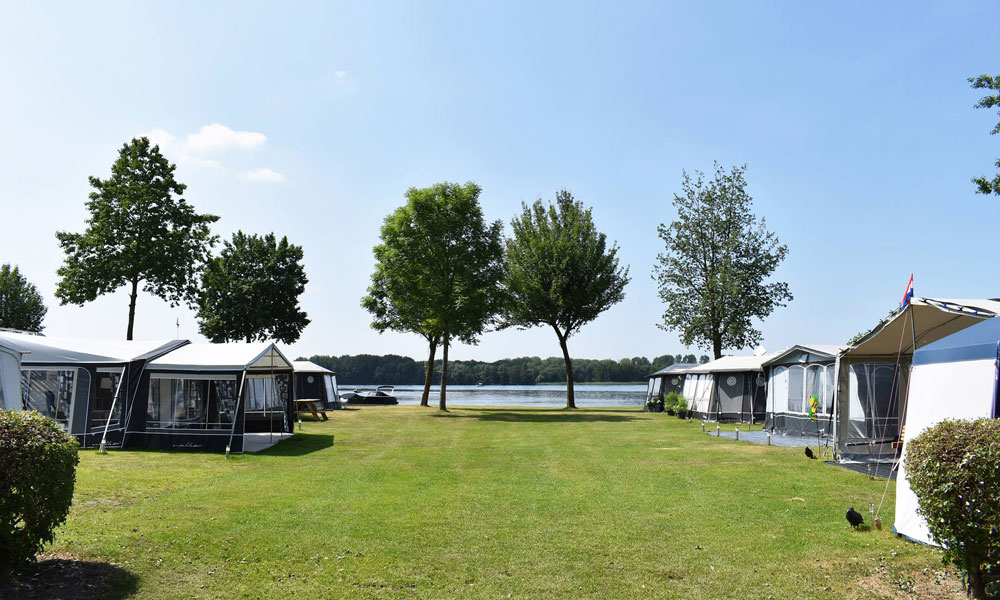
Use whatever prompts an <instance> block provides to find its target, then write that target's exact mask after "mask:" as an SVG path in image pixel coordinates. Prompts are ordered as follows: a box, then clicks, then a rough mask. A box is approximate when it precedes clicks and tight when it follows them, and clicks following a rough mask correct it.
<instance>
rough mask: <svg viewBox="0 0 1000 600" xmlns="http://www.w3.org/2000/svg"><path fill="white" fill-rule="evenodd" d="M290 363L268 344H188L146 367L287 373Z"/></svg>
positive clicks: (169, 369)
mask: <svg viewBox="0 0 1000 600" xmlns="http://www.w3.org/2000/svg"><path fill="white" fill-rule="evenodd" d="M291 368H292V362H291V361H290V360H288V359H287V358H285V355H284V354H282V353H281V350H278V347H277V346H275V345H274V344H273V343H272V342H254V343H250V344H247V343H239V342H233V343H226V344H188V345H187V346H184V347H183V348H178V349H177V350H174V351H173V352H171V353H169V354H166V355H164V356H161V357H160V358H157V359H156V360H154V361H152V362H150V363H149V369H151V370H155V371H244V370H247V371H270V370H289V369H291Z"/></svg>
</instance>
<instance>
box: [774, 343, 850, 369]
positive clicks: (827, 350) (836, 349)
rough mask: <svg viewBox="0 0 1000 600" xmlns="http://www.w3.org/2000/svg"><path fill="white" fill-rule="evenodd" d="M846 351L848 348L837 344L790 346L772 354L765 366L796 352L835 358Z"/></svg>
mask: <svg viewBox="0 0 1000 600" xmlns="http://www.w3.org/2000/svg"><path fill="white" fill-rule="evenodd" d="M845 349H847V346H838V345H836V344H795V345H794V346H789V347H788V348H785V349H784V350H782V351H780V352H775V353H774V354H772V355H771V356H770V358H768V359H767V360H766V361H764V364H763V366H765V367H766V366H767V365H770V364H774V363H776V362H778V361H779V360H781V359H782V358H784V357H786V356H788V355H789V354H794V353H795V352H804V353H808V354H818V355H821V356H828V357H830V358H834V357H836V356H837V355H838V354H840V353H841V352H843V351H844V350H845Z"/></svg>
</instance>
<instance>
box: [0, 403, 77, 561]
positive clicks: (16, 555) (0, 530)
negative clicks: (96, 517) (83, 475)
mask: <svg viewBox="0 0 1000 600" xmlns="http://www.w3.org/2000/svg"><path fill="white" fill-rule="evenodd" d="M79 462H80V459H79V456H78V453H77V443H76V440H75V439H74V438H73V437H72V436H71V435H69V434H68V433H66V432H64V431H63V430H62V429H61V428H60V427H59V426H58V425H56V423H55V421H53V420H52V419H49V418H47V417H44V416H42V415H41V414H39V413H37V412H35V411H27V410H26V411H6V410H0V574H2V573H3V572H4V571H8V570H10V569H12V568H17V566H19V565H21V564H23V563H24V562H25V561H28V560H31V559H32V558H34V556H35V553H36V552H38V551H40V550H41V549H42V546H44V545H45V544H47V543H49V542H51V541H52V540H53V539H54V537H55V530H56V527H58V526H59V525H60V524H62V523H63V521H65V520H66V516H67V515H68V514H69V508H70V505H71V504H72V502H73V485H74V483H75V482H76V465H77V463H79Z"/></svg>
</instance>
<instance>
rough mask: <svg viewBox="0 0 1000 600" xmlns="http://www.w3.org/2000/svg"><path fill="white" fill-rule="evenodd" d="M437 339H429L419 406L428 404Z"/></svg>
mask: <svg viewBox="0 0 1000 600" xmlns="http://www.w3.org/2000/svg"><path fill="white" fill-rule="evenodd" d="M437 345H438V341H437V338H434V339H433V340H431V341H430V355H429V356H428V357H427V377H424V394H423V395H422V396H421V397H420V406H430V405H431V404H430V401H429V400H430V395H431V381H432V380H433V379H434V354H435V353H436V352H437Z"/></svg>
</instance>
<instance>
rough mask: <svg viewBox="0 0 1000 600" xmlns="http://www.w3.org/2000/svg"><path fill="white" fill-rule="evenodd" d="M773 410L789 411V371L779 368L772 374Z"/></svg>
mask: <svg viewBox="0 0 1000 600" xmlns="http://www.w3.org/2000/svg"><path fill="white" fill-rule="evenodd" d="M770 388H771V394H772V396H771V410H772V411H774V412H785V411H787V410H788V369H787V368H786V367H777V368H776V369H774V371H772V372H771V386H770Z"/></svg>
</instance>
